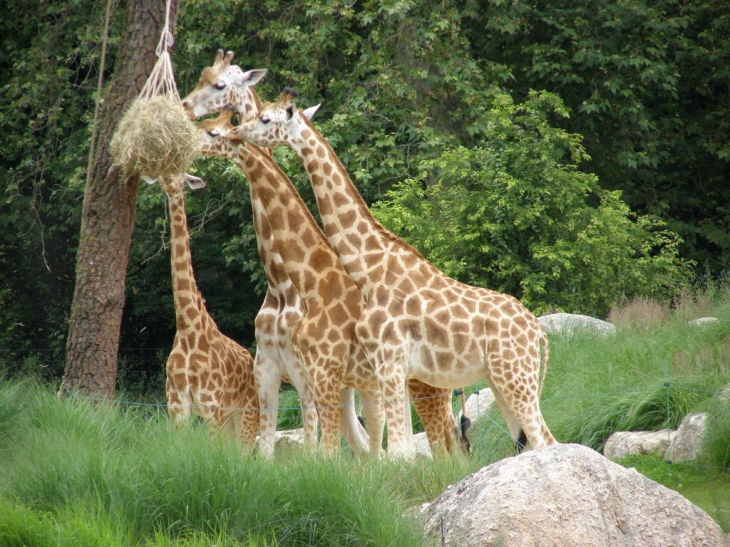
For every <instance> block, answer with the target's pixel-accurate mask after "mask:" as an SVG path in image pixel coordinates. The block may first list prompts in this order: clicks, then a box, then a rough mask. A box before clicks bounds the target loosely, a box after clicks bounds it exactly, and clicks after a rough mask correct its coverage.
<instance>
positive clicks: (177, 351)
mask: <svg viewBox="0 0 730 547" xmlns="http://www.w3.org/2000/svg"><path fill="white" fill-rule="evenodd" d="M160 185H161V186H162V188H163V190H164V192H165V193H166V194H167V199H168V208H169V214H170V239H171V241H170V246H171V266H172V290H173V296H174V303H175V317H176V332H175V340H174V342H173V347H172V351H171V352H170V355H169V357H168V359H167V365H166V371H167V381H166V385H165V390H166V392H167V403H168V410H169V413H170V416H171V417H172V418H173V420H174V422H175V423H176V424H182V423H184V422H185V421H186V420H187V419H188V418H189V417H190V414H191V412H192V413H195V414H198V415H200V416H202V417H203V418H204V419H205V420H206V422H207V423H208V424H209V425H211V426H212V427H214V428H215V429H218V430H226V431H229V432H231V433H232V434H234V435H235V436H236V437H237V438H238V439H239V440H240V441H241V442H242V443H243V444H244V445H246V446H248V447H252V446H253V445H254V443H255V441H256V435H257V433H258V429H259V410H258V409H259V400H258V395H257V392H256V387H255V385H254V377H253V359H252V358H251V355H250V354H249V352H248V351H247V350H246V349H245V348H243V347H242V346H240V345H239V344H237V343H236V342H235V341H233V340H232V339H230V338H228V337H227V336H225V335H224V334H223V333H222V332H220V330H219V329H218V326H217V325H216V324H215V321H213V318H212V317H211V316H210V314H209V313H208V311H207V309H206V307H205V301H204V300H203V297H202V296H201V294H200V291H199V290H198V287H197V283H196V282H195V276H194V273H193V267H192V262H191V253H190V237H189V233H188V225H187V216H186V213H185V196H184V192H183V189H184V180H183V178H182V177H170V178H165V179H162V180H160Z"/></svg>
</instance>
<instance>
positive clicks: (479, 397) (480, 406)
mask: <svg viewBox="0 0 730 547" xmlns="http://www.w3.org/2000/svg"><path fill="white" fill-rule="evenodd" d="M493 404H494V394H493V393H492V390H491V389H489V388H488V387H485V388H482V389H480V390H479V391H475V392H474V393H472V394H471V395H469V397H468V398H467V400H466V404H465V405H464V407H465V409H466V415H467V417H468V418H469V419H470V420H471V423H472V425H474V424H475V423H476V422H478V421H479V419H480V418H481V417H482V416H484V415H485V414H487V413H488V412H489V411H490V410H491V409H492V405H493ZM463 411H464V409H462V410H460V411H459V416H458V419H459V421H458V422H457V423H461V421H460V420H461V415H462V414H463V413H464V412H463Z"/></svg>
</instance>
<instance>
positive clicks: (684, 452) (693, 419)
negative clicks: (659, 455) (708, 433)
mask: <svg viewBox="0 0 730 547" xmlns="http://www.w3.org/2000/svg"><path fill="white" fill-rule="evenodd" d="M706 429H707V413H706V412H696V413H694V414H687V415H686V416H685V417H684V418H683V419H682V423H680V424H679V429H677V435H676V436H675V437H674V440H673V441H672V442H671V443H669V446H668V447H667V451H666V453H665V455H664V458H665V459H667V460H669V461H671V462H687V461H692V460H696V459H697V458H698V457H699V456H700V455H701V453H702V448H703V440H704V436H705V430H706Z"/></svg>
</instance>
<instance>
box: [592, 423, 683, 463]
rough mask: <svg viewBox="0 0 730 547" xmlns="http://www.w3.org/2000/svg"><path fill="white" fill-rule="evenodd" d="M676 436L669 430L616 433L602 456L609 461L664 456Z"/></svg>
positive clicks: (604, 448)
mask: <svg viewBox="0 0 730 547" xmlns="http://www.w3.org/2000/svg"><path fill="white" fill-rule="evenodd" d="M676 435H677V432H676V431H672V430H671V429H662V430H661V431H617V432H616V433H614V434H613V435H611V436H610V437H609V438H608V440H607V441H606V445H605V446H604V447H603V455H604V456H606V457H607V458H608V459H609V460H618V459H621V458H625V457H626V456H630V455H632V454H640V455H642V456H643V455H646V454H659V455H660V456H662V457H663V456H664V453H665V452H666V451H667V448H668V447H669V445H670V443H671V442H672V440H673V439H674V437H675V436H676Z"/></svg>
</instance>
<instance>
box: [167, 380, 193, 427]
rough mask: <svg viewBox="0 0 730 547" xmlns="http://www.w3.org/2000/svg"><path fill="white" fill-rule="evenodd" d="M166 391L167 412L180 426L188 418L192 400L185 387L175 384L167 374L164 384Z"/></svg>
mask: <svg viewBox="0 0 730 547" xmlns="http://www.w3.org/2000/svg"><path fill="white" fill-rule="evenodd" d="M165 391H166V392H167V412H168V414H169V415H170V418H171V419H172V421H173V423H174V424H175V425H176V426H178V427H179V426H181V425H182V424H184V423H185V422H187V421H188V419H190V411H191V407H192V400H191V398H190V393H189V391H188V390H187V388H181V387H179V386H175V385H174V383H173V381H172V379H171V378H170V377H169V376H168V378H167V382H166V385H165Z"/></svg>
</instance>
